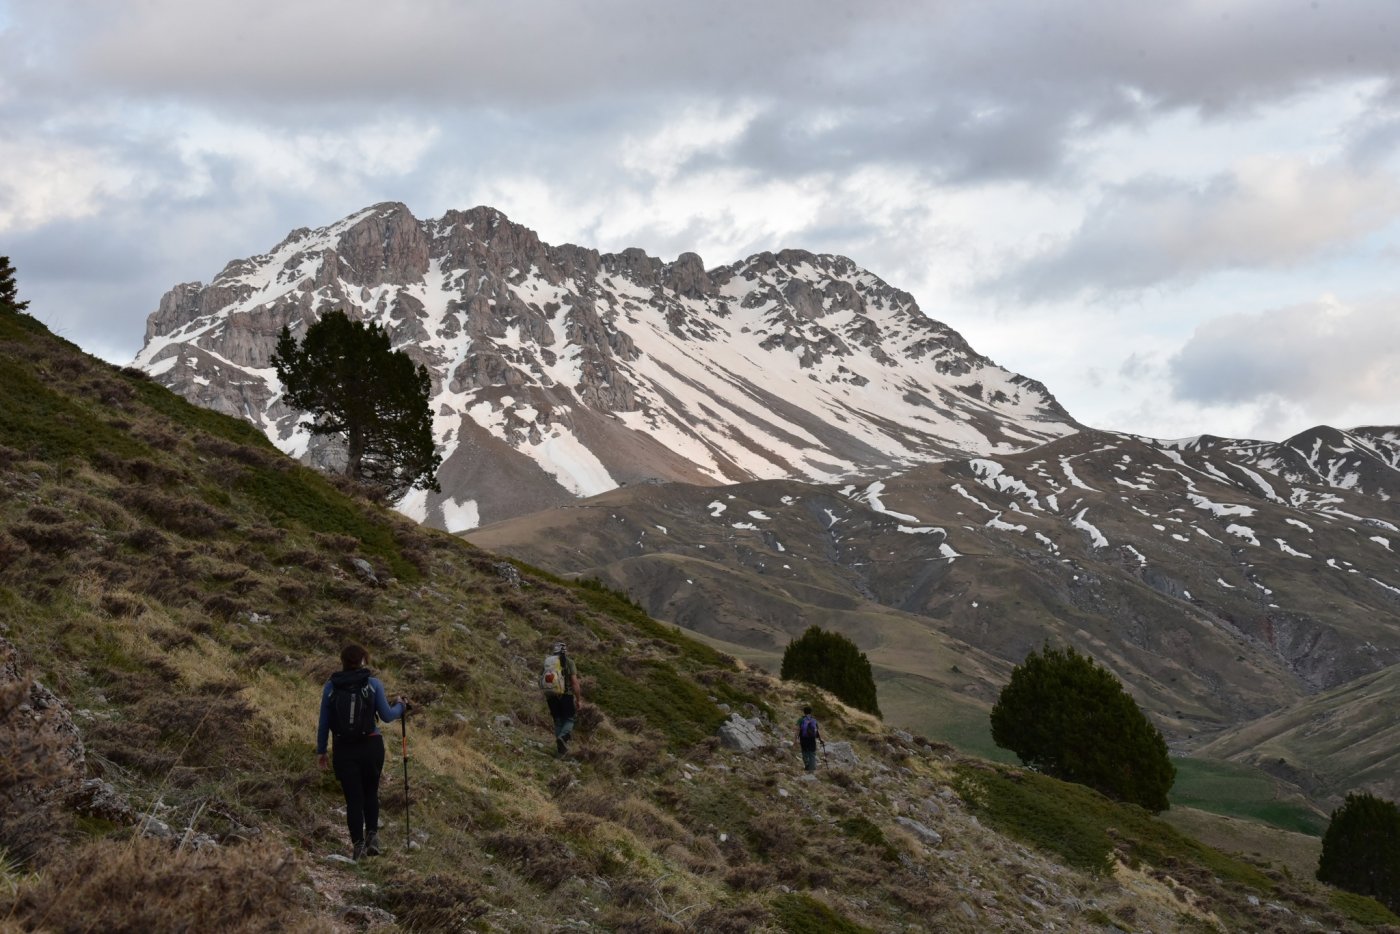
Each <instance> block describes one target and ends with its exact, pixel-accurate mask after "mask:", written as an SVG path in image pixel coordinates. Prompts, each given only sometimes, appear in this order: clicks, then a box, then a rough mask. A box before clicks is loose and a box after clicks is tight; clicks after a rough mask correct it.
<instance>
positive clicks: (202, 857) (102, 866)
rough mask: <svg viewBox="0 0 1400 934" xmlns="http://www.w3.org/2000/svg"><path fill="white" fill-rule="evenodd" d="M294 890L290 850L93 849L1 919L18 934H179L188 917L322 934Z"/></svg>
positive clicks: (65, 864)
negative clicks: (39, 933)
mask: <svg viewBox="0 0 1400 934" xmlns="http://www.w3.org/2000/svg"><path fill="white" fill-rule="evenodd" d="M296 883H297V865H296V863H295V862H294V861H293V859H292V857H291V854H290V852H289V851H288V852H286V853H275V854H269V853H267V852H264V851H263V850H261V849H256V850H255V849H251V848H243V847H220V848H218V849H214V850H205V851H195V852H191V851H179V850H175V849H173V848H171V847H170V845H169V844H166V843H164V842H160V841H152V840H142V839H136V840H130V841H126V842H122V843H118V842H116V841H112V840H95V841H90V842H88V843H85V844H81V845H79V846H77V847H75V848H72V849H69V850H66V851H64V852H62V853H61V854H60V856H59V857H58V859H56V860H55V861H54V862H53V863H51V864H49V865H48V866H47V867H46V868H45V871H44V872H43V873H42V874H40V875H37V876H34V877H31V878H28V879H25V880H23V881H22V882H20V884H19V885H18V886H16V889H15V892H14V894H13V895H12V896H9V897H8V898H5V899H3V900H0V911H3V912H5V913H7V914H8V917H9V918H10V919H11V920H13V921H14V922H16V923H17V925H18V927H17V928H16V930H46V931H178V930H187V929H188V926H189V924H190V919H192V918H205V919H215V918H217V919H218V926H219V930H221V931H229V932H238V934H263V932H266V934H272V932H278V931H294V932H311V931H316V932H329V931H330V930H331V927H330V925H329V924H328V923H326V922H324V921H319V920H317V919H314V918H312V917H311V916H310V915H308V914H307V913H306V912H305V911H304V909H302V908H301V907H300V905H299V899H298V898H297V892H296ZM134 892H139V893H141V894H140V897H137V898H133V897H132V893H134Z"/></svg>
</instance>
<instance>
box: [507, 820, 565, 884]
mask: <svg viewBox="0 0 1400 934" xmlns="http://www.w3.org/2000/svg"><path fill="white" fill-rule="evenodd" d="M485 842H486V848H487V849H489V850H490V851H491V852H493V853H495V854H496V855H497V856H499V857H501V858H502V859H503V860H506V861H507V862H511V863H518V864H519V871H520V874H521V875H522V876H524V877H525V878H526V879H528V880H530V881H531V882H538V883H539V884H540V885H543V886H545V887H547V888H554V887H555V886H557V885H560V884H562V883H564V882H566V881H568V880H569V879H572V878H573V877H574V874H575V871H576V869H577V863H578V859H577V857H575V856H574V854H573V852H572V851H570V849H569V847H568V845H567V844H566V843H564V841H562V840H560V839H558V838H556V837H551V836H548V835H546V834H540V833H512V832H509V831H502V832H500V833H493V834H491V835H490V836H488V837H487V838H486V841H485Z"/></svg>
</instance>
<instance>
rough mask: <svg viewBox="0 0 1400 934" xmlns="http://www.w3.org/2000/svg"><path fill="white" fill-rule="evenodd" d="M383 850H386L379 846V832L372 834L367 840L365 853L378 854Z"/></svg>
mask: <svg viewBox="0 0 1400 934" xmlns="http://www.w3.org/2000/svg"><path fill="white" fill-rule="evenodd" d="M382 852H384V851H383V850H381V849H380V848H379V834H377V833H372V834H370V835H369V839H368V840H366V841H365V855H366V856H378V855H379V854H380V853H382Z"/></svg>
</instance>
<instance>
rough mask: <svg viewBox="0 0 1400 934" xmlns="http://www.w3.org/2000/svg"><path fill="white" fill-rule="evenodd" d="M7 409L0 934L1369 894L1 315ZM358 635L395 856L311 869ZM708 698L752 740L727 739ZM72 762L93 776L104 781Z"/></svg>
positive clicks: (908, 922) (961, 918)
mask: <svg viewBox="0 0 1400 934" xmlns="http://www.w3.org/2000/svg"><path fill="white" fill-rule="evenodd" d="M0 398H2V399H3V404H0V650H3V651H0V661H3V662H4V664H3V665H0V670H3V671H4V672H5V677H6V679H7V680H5V681H3V682H0V746H3V747H4V748H3V756H0V760H3V761H4V763H5V769H6V771H5V772H3V773H0V777H3V778H5V782H3V783H0V793H3V794H4V795H6V796H7V797H5V799H4V801H3V802H0V803H5V804H6V805H7V806H6V807H5V808H0V845H3V847H4V848H5V855H4V857H3V859H0V932H5V934H9V932H12V931H31V930H33V931H37V930H45V931H48V930H53V931H89V930H103V931H133V932H134V931H162V930H178V929H185V927H184V926H187V925H189V924H190V923H191V922H192V920H194V919H197V922H196V926H197V927H208V928H210V929H214V928H217V929H221V930H237V931H350V930H362V929H370V930H374V931H377V932H391V931H410V930H417V931H444V930H446V931H472V930H480V931H520V932H537V931H542V930H558V931H564V930H606V931H628V932H641V931H657V932H674V931H706V932H726V931H734V932H739V931H760V932H764V931H767V932H779V931H787V932H806V931H869V930H873V931H904V930H927V931H969V932H971V931H978V932H980V931H987V930H1009V931H1032V930H1034V931H1046V930H1054V931H1095V930H1102V931H1110V930H1114V929H1118V930H1125V929H1132V930H1153V931H1170V930H1185V931H1208V930H1217V931H1221V930H1232V931H1233V930H1250V931H1271V930H1272V931H1286V930H1294V929H1303V928H1304V927H1305V926H1306V925H1305V923H1304V922H1305V919H1306V921H1307V922H1308V923H1316V924H1320V925H1322V926H1323V927H1325V928H1326V929H1328V930H1348V931H1359V930H1365V929H1368V928H1369V927H1372V926H1374V924H1375V923H1377V922H1378V921H1383V920H1386V919H1387V917H1388V916H1387V915H1386V914H1385V913H1384V912H1383V911H1382V910H1381V909H1379V906H1376V905H1375V904H1374V903H1373V902H1369V901H1365V900H1355V899H1341V898H1338V897H1336V896H1335V895H1334V894H1333V893H1331V892H1330V891H1329V890H1327V889H1325V888H1323V887H1320V886H1318V885H1316V884H1315V883H1311V882H1309V881H1307V880H1305V879H1299V878H1297V877H1296V875H1292V874H1290V873H1289V872H1286V871H1284V870H1282V869H1280V868H1275V867H1272V866H1269V865H1260V864H1258V863H1259V861H1257V860H1256V861H1254V862H1251V861H1249V860H1246V859H1241V858H1236V857H1232V856H1228V855H1225V854H1223V853H1221V852H1219V851H1217V850H1213V849H1211V848H1209V847H1206V846H1204V845H1203V844H1201V843H1199V842H1197V841H1195V840H1194V839H1192V838H1190V837H1187V836H1185V835H1183V834H1181V833H1180V832H1178V831H1177V830H1175V829H1173V828H1172V827H1170V826H1169V825H1168V824H1167V823H1165V822H1163V821H1161V820H1158V819H1155V818H1152V817H1150V816H1148V815H1146V814H1144V813H1142V812H1141V811H1137V810H1135V809H1131V808H1121V807H1117V806H1115V805H1113V804H1111V803H1110V802H1108V801H1106V800H1104V799H1102V798H1101V797H1099V796H1098V795H1095V794H1093V793H1091V792H1088V791H1086V790H1084V789H1081V788H1076V787H1072V786H1068V785H1064V784H1062V783H1059V782H1054V781H1052V780H1049V779H1045V778H1042V777H1040V776H1035V775H1029V774H1026V773H1023V772H1021V771H1019V770H1017V769H1013V768H1010V767H1007V766H1004V765H994V764H991V763H988V762H985V761H982V760H979V759H974V758H969V757H966V756H963V755H960V754H957V753H955V752H954V751H953V750H952V749H951V748H950V747H946V746H942V745H938V744H933V743H930V742H927V741H925V740H924V739H922V738H920V737H918V736H914V735H911V734H909V733H902V732H897V731H889V730H887V729H885V728H884V727H883V726H881V725H880V724H879V723H877V722H875V721H873V720H872V719H870V718H868V717H865V716H863V715H860V714H857V713H854V712H851V711H848V710H845V709H844V708H842V707H841V706H840V705H839V704H838V703H836V702H835V701H834V700H832V699H831V698H830V697H826V696H822V695H819V694H814V693H812V692H809V691H805V690H800V689H797V688H795V687H793V686H791V685H785V684H781V683H778V682H776V681H774V680H773V679H772V678H771V677H769V676H767V675H765V674H763V673H761V672H758V671H756V670H753V669H749V668H747V667H746V666H744V665H743V664H741V663H738V662H736V661H734V660H733V659H732V658H731V657H729V656H727V655H725V654H723V653H722V652H719V651H716V650H715V649H714V648H713V647H711V646H707V645H705V644H702V643H700V642H698V641H695V640H692V639H690V638H688V637H685V636H682V635H681V634H680V633H679V631H678V630H676V629H674V628H673V627H670V626H666V625H663V624H660V623H658V622H656V621H655V620H653V619H651V618H649V617H648V616H646V615H645V614H644V613H642V612H641V611H640V609H639V608H638V607H637V606H635V605H634V604H632V603H631V602H630V601H629V600H627V599H626V598H625V597H622V596H621V595H619V594H618V593H616V592H613V591H610V590H606V589H603V588H600V587H596V586H586V585H580V584H575V583H570V582H565V581H563V580H560V579H558V578H555V577H552V576H551V575H548V574H546V573H544V572H541V571H536V570H533V569H530V568H528V567H526V568H519V567H517V566H515V565H510V564H507V563H505V562H504V561H502V560H501V559H498V558H496V557H493V556H492V555H490V554H487V553H485V552H482V551H480V550H478V549H476V548H473V547H472V546H470V545H467V544H465V543H463V542H461V541H459V540H457V539H454V538H452V537H450V536H446V535H442V534H437V533H433V532H430V531H425V530H423V529H421V528H419V527H417V526H415V525H413V524H412V523H410V522H409V521H407V520H405V519H403V518H402V517H400V516H398V515H396V514H394V513H391V512H389V511H386V510H384V509H383V508H381V507H379V506H376V505H374V504H372V503H370V502H368V501H367V500H365V499H363V498H362V497H360V496H359V495H358V494H357V491H356V490H354V489H350V488H347V487H344V486H342V485H340V484H337V483H335V482H332V481H330V480H327V479H326V478H324V477H322V476H320V475H318V474H316V473H314V472H311V471H309V470H306V469H304V468H302V467H300V466H298V465H296V464H294V463H292V462H290V461H288V460H287V459H286V458H284V457H282V456H281V455H280V454H279V453H278V452H276V451H275V450H273V449H272V448H271V447H269V446H268V444H267V443H266V442H265V441H264V440H263V439H262V438H261V436H259V435H258V434H257V432H256V431H254V430H253V429H251V428H249V427H247V426H246V425H243V424H242V423H239V422H236V421H233V420H231V419H226V418H222V417H220V416H217V415H214V414H211V413H209V412H206V411H202V410H199V409H195V408H193V407H191V406H189V405H187V404H186V403H184V402H182V401H180V400H178V399H177V398H175V397H174V396H172V395H170V394H169V393H167V392H166V391H165V390H163V389H160V388H159V387H156V386H154V385H153V384H151V383H150V382H148V381H146V380H144V379H142V378H140V377H139V376H138V375H136V374H132V373H129V372H125V371H117V370H115V369H113V368H112V367H109V366H107V365H105V364H102V363H100V362H98V361H95V360H93V359H91V358H89V357H87V356H85V355H84V354H82V353H81V352H79V351H78V350H77V349H76V348H74V347H73V346H71V345H69V344H66V343H64V342H62V341H60V340H58V339H56V338H54V337H53V336H52V335H50V334H48V333H47V332H46V331H45V330H44V329H43V328H42V327H40V326H38V325H37V324H35V323H34V322H33V320H32V319H30V318H27V317H25V316H21V315H16V314H13V313H9V312H5V311H0ZM366 565H367V566H368V568H369V569H370V571H372V574H371V573H366V572H365V570H364V567H365V566H366ZM556 635H562V636H563V637H564V638H565V639H567V640H568V642H569V643H570V645H571V646H572V647H573V651H574V653H575V655H576V657H577V659H578V661H579V666H580V671H581V674H582V676H583V680H584V685H585V694H586V696H587V697H589V698H590V699H591V700H593V701H594V702H595V703H596V706H594V707H592V708H591V709H590V710H589V711H588V712H586V714H585V716H584V717H583V718H582V721H581V725H580V737H579V740H578V742H577V747H578V748H577V749H576V751H575V755H574V756H573V757H571V758H569V759H566V760H560V759H557V758H555V757H554V755H553V753H552V743H550V742H547V740H549V731H548V720H547V717H546V715H545V711H544V705H543V704H542V703H541V701H540V698H539V697H538V695H537V692H536V691H535V689H534V687H533V685H534V678H535V671H536V667H537V666H538V664H539V660H540V657H541V656H542V655H543V652H544V650H545V648H546V646H547V645H548V643H549V641H550V640H551V639H552V638H554V637H555V636H556ZM349 640H356V641H360V642H362V643H364V644H365V645H367V646H368V647H369V649H370V651H371V653H372V657H373V664H374V667H375V669H376V671H377V672H378V674H379V676H380V677H381V678H383V679H384V681H385V683H386V685H387V686H388V688H389V690H390V692H391V693H406V694H408V695H409V696H411V697H412V698H413V699H414V700H415V701H416V703H417V705H418V709H417V711H416V712H415V714H414V716H413V717H412V718H411V719H410V721H409V725H408V750H409V763H410V781H411V793H410V802H411V811H410V813H409V814H408V815H406V814H405V799H404V793H403V790H402V765H401V763H400V761H399V750H400V746H399V744H398V742H396V741H394V742H390V744H389V749H390V756H389V763H388V768H387V770H386V777H385V785H384V792H383V801H384V807H385V813H384V817H383V820H384V828H383V830H384V833H383V836H384V839H385V841H386V843H388V844H390V847H391V849H390V851H389V853H388V854H387V855H385V856H383V857H379V858H377V859H373V860H369V861H367V862H364V863H361V864H358V865H349V864H346V863H343V862H339V861H336V860H333V859H331V858H330V857H331V856H333V855H335V854H341V853H344V852H345V850H346V845H345V831H344V827H343V817H342V815H341V814H340V813H339V811H338V809H339V808H340V807H341V806H342V800H341V796H340V793H339V790H338V788H337V786H336V784H335V781H334V779H333V778H332V777H331V776H330V775H329V774H327V773H322V772H320V771H318V770H317V768H316V765H315V760H314V755H313V752H314V748H313V739H314V728H315V721H316V712H317V699H318V691H319V687H320V685H321V683H322V682H323V681H324V679H325V677H326V676H327V675H328V674H329V673H330V671H332V670H333V669H334V667H335V664H336V655H337V653H338V650H339V648H340V647H341V645H342V644H343V643H345V642H346V641H349ZM16 676H17V677H18V679H19V680H14V678H15V677H16ZM29 678H36V679H38V680H39V681H40V682H42V684H43V685H44V687H45V688H47V689H48V690H51V691H52V692H53V698H54V699H53V700H52V702H50V701H47V700H45V701H43V703H42V704H40V705H39V706H36V705H35V703H34V701H33V699H34V698H36V697H38V698H44V697H48V696H49V695H46V694H44V693H42V692H39V691H38V690H37V689H32V690H31V689H29V688H28V684H27V679H29ZM26 691H27V692H28V693H26ZM25 697H28V698H30V701H29V702H27V703H25V702H22V700H23V698H25ZM803 702H812V703H814V704H815V705H816V706H817V707H818V710H819V712H820V713H821V714H822V717H823V721H824V725H825V731H826V733H827V735H828V737H829V739H830V740H832V741H838V740H839V741H844V742H848V743H850V744H851V748H852V752H853V753H854V757H855V759H856V761H855V762H854V763H853V764H850V765H845V766H841V767H837V766H836V765H835V764H834V763H833V762H831V761H830V759H828V762H827V766H828V767H827V768H824V769H823V770H822V771H820V772H819V773H818V775H817V777H816V778H815V779H808V778H806V777H805V776H804V775H803V774H802V773H801V771H800V765H799V760H798V757H797V756H796V754H795V752H794V750H793V749H792V748H791V746H790V745H789V744H788V743H787V735H788V733H789V731H790V724H791V722H792V721H793V720H794V718H795V711H796V709H797V707H798V706H799V705H800V704H801V703H803ZM729 712H738V713H742V714H743V715H744V716H747V717H750V718H752V719H753V720H755V721H756V722H757V723H758V724H759V726H760V729H761V730H762V731H763V733H764V734H765V735H766V736H767V737H768V738H769V745H767V746H766V747H764V748H762V749H759V750H756V751H753V752H748V753H739V752H732V751H728V750H726V749H724V748H722V747H721V745H720V744H719V743H718V741H717V740H716V739H715V736H714V732H715V729H716V727H717V726H719V724H720V723H721V722H722V721H723V720H724V719H725V717H726V716H727V714H728V713H729ZM70 722H71V727H72V729H71V730H70V729H69V728H68V724H69V723H70ZM36 724H38V725H37V726H36ZM391 738H392V737H391ZM79 740H80V744H79V742H78V741H79ZM85 778H86V779H100V780H101V781H103V782H105V783H106V784H107V786H109V787H108V788H107V789H106V790H104V791H103V795H102V796H94V794H93V787H92V786H91V785H90V786H88V788H87V789H86V791H84V789H82V788H81V786H80V783H81V781H82V780H83V779H85ZM98 797H101V800H100V801H99V800H97V798H98ZM406 816H409V817H411V820H412V839H411V844H408V845H406V843H405V841H404V833H403V829H404V819H405V817H406ZM166 828H168V829H166ZM1389 920H1391V921H1395V920H1396V919H1394V918H1389Z"/></svg>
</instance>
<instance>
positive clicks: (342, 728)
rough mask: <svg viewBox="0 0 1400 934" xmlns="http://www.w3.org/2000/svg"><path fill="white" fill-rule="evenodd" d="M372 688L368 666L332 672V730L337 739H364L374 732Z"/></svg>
mask: <svg viewBox="0 0 1400 934" xmlns="http://www.w3.org/2000/svg"><path fill="white" fill-rule="evenodd" d="M375 729H376V727H375V718H374V688H373V687H371V686H370V683H369V669H367V668H361V669H359V670H358V671H337V672H336V673H335V674H334V675H331V733H332V734H334V736H335V738H336V739H347V740H357V739H364V738H365V737H366V736H369V735H371V734H372V733H374V731H375Z"/></svg>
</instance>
